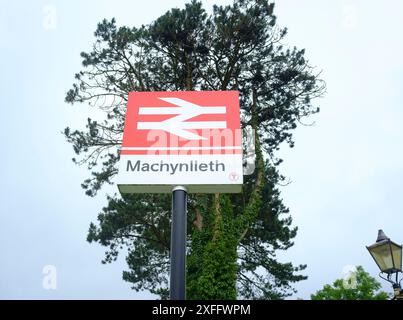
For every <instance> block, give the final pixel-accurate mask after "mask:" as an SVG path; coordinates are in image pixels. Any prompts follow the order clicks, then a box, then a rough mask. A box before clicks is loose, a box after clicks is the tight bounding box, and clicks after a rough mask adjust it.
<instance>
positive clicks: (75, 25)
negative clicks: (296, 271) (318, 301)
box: [0, 0, 403, 299]
mask: <svg viewBox="0 0 403 320" xmlns="http://www.w3.org/2000/svg"><path fill="white" fill-rule="evenodd" d="M229 2H230V1H218V0H217V1H210V0H209V1H203V3H204V4H205V7H206V8H210V7H211V6H212V4H213V3H217V4H221V3H229ZM184 3H185V1H180V0H177V1H173V0H172V1H161V0H160V1H158V0H149V1H132V0H115V1H106V0H104V1H99V0H97V1H95V0H91V1H85V2H84V1H77V0H76V1H56V0H55V1H22V0H16V1H11V0H0V7H1V8H2V9H1V10H0V38H1V42H0V52H1V53H0V55H1V59H0V64H1V65H0V67H1V69H0V70H1V75H2V76H1V78H0V85H1V86H0V87H1V89H0V90H1V91H0V93H1V94H0V122H1V126H0V139H1V141H2V142H3V153H2V157H1V160H0V162H1V166H0V174H1V180H0V252H1V258H0V298H3V299H13V298H22V299H31V298H34V299H70V298H71V299H73V298H74V299H92V298H94V299H105V298H108V299H131V298H136V299H139V298H152V295H150V294H147V293H135V292H133V291H132V290H131V289H130V284H128V283H126V282H124V281H123V280H122V279H121V275H122V271H123V270H125V269H126V264H125V261H124V254H123V255H122V256H121V259H119V261H118V262H117V263H114V264H110V265H101V263H100V261H101V259H102V258H103V252H104V248H102V247H100V246H98V245H94V244H88V243H87V242H86V241H85V238H86V234H87V230H88V226H89V223H90V222H91V221H95V220H96V216H97V213H98V212H99V210H100V209H101V208H102V206H103V205H104V204H105V200H104V197H103V195H102V194H101V195H100V196H98V197H96V198H89V197H87V196H85V195H84V193H83V190H82V189H81V187H80V183H81V182H82V180H83V179H84V178H86V177H87V175H88V173H87V171H86V169H85V168H79V167H77V166H75V165H74V164H73V163H72V162H71V161H70V159H71V158H72V157H73V152H72V149H71V146H70V145H68V144H67V143H66V142H65V141H64V139H63V137H62V135H61V134H60V131H61V130H62V129H63V128H64V127H65V126H66V125H71V126H72V127H76V126H81V125H82V124H83V123H84V122H85V119H86V116H87V114H88V110H87V109H88V108H87V106H85V105H82V106H79V105H77V106H73V107H71V106H69V105H66V104H65V103H64V102H63V101H64V95H65V92H66V91H67V90H68V89H69V88H70V86H71V84H72V82H73V76H74V73H75V72H77V71H79V70H81V60H80V57H79V53H80V52H81V51H87V50H89V49H90V47H91V44H92V43H93V40H94V37H93V32H94V30H95V27H96V24H97V22H99V21H100V20H102V19H103V18H111V17H116V19H117V22H118V24H126V25H136V26H138V25H141V24H145V23H148V22H150V21H152V20H153V19H155V18H157V17H158V16H159V15H161V14H163V13H164V12H165V11H166V10H168V9H169V8H171V7H175V6H179V7H182V6H183V4H184ZM52 10H55V13H56V20H54V21H53V20H52V21H49V20H47V19H46V14H47V13H48V12H49V11H52ZM275 13H276V15H277V16H278V24H279V25H280V26H285V27H288V29H289V34H288V36H287V38H286V40H285V44H286V45H290V46H294V45H296V46H297V47H299V48H305V49H306V56H307V58H308V59H309V61H310V62H311V64H313V65H315V66H317V67H318V70H323V71H322V78H323V79H324V80H326V82H327V94H326V95H325V96H324V97H323V98H321V99H318V100H317V101H316V104H317V105H318V106H320V107H321V112H320V114H318V115H316V116H315V117H314V118H313V119H312V120H314V121H315V122H316V124H315V125H314V126H312V127H300V128H298V129H297V130H296V131H295V140H296V146H295V148H294V149H288V148H286V147H284V148H283V149H282V151H281V155H282V156H283V157H284V160H285V161H284V163H283V165H282V167H281V170H282V172H283V173H284V174H285V175H287V176H288V177H289V178H290V180H291V181H292V183H291V184H290V185H288V186H286V187H283V188H282V189H281V190H282V195H283V198H284V200H285V203H286V204H287V205H288V206H289V207H290V208H291V213H292V216H293V219H294V225H296V226H298V227H299V233H298V236H297V238H296V239H295V243H296V244H295V246H294V247H293V248H292V249H290V250H288V251H286V252H285V253H282V254H281V255H280V258H281V259H282V260H284V261H292V262H293V263H295V264H298V263H307V264H308V268H307V270H306V274H307V275H308V276H309V279H308V280H306V281H303V282H300V283H298V284H297V285H296V288H297V289H298V290H299V292H298V294H296V295H295V296H294V297H302V298H309V294H311V293H313V292H314V291H315V290H317V289H320V288H321V287H322V286H323V284H325V283H328V282H331V281H333V280H334V279H336V278H340V277H343V276H344V275H345V274H344V273H343V269H344V268H346V267H348V266H349V265H363V266H364V268H365V269H367V270H368V271H369V272H370V273H371V274H372V275H373V276H375V277H377V274H378V271H377V268H376V266H375V264H374V262H373V261H372V258H371V257H370V256H369V254H368V253H367V251H366V249H365V245H368V244H371V243H373V242H374V241H375V239H376V235H377V230H378V228H383V229H384V231H385V232H386V234H387V235H389V236H390V237H391V238H392V239H394V240H395V241H396V242H398V243H402V242H403V233H402V232H401V230H402V228H401V227H402V219H401V216H402V213H403V204H402V200H401V198H402V197H401V192H402V191H401V190H402V187H403V160H402V156H403V152H402V148H401V144H402V141H403V129H402V125H401V122H402V119H403V108H402V101H403V90H402V89H403V61H402V59H401V57H402V56H403V42H402V40H401V30H402V29H403V20H402V19H401V14H402V13H403V3H402V2H401V1H392V0H389V1H384V2H382V3H379V2H378V1H364V0H361V1H358V0H357V1H353V0H350V1H320V0H304V1H296V0H294V1H292V0H283V1H279V2H278V3H277V4H276V10H275ZM115 191H116V190H115V189H114V187H110V188H108V189H105V192H109V193H111V192H115ZM45 265H54V266H55V267H56V270H57V289H56V290H45V289H44V288H43V286H42V280H43V274H42V269H43V267H44V266H45ZM384 288H385V290H389V291H391V290H390V288H389V286H388V285H386V284H385V285H384Z"/></svg>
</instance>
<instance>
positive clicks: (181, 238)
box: [170, 186, 187, 300]
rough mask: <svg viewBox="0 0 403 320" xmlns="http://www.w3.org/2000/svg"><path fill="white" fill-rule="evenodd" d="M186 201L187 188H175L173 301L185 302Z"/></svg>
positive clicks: (172, 263)
mask: <svg viewBox="0 0 403 320" xmlns="http://www.w3.org/2000/svg"><path fill="white" fill-rule="evenodd" d="M186 201H187V193H186V188H185V187H183V186H176V187H174V188H173V189H172V224H171V279H170V299H171V300H185V298H186V295H185V288H186V224H187V219H186V215H187V213H186V211H187V206H186Z"/></svg>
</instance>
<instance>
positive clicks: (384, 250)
mask: <svg viewBox="0 0 403 320" xmlns="http://www.w3.org/2000/svg"><path fill="white" fill-rule="evenodd" d="M367 249H368V251H369V253H370V254H371V256H372V258H373V259H374V260H375V262H376V264H377V265H378V267H379V269H380V270H381V272H380V274H379V276H380V277H381V278H382V279H384V280H386V281H388V282H390V283H392V285H393V289H394V292H395V299H403V290H402V289H401V286H400V282H401V280H400V281H399V272H402V246H401V245H398V244H396V243H395V242H393V241H391V240H390V239H389V238H388V237H387V236H386V235H385V233H384V232H383V231H382V230H379V231H378V238H377V239H376V242H375V243H374V244H373V245H371V246H368V247H367ZM382 274H386V277H384V276H382ZM394 275H395V277H393V276H394ZM393 278H394V279H393Z"/></svg>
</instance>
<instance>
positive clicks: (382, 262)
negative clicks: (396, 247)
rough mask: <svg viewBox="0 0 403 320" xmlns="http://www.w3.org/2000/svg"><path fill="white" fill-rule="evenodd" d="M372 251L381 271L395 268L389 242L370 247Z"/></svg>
mask: <svg viewBox="0 0 403 320" xmlns="http://www.w3.org/2000/svg"><path fill="white" fill-rule="evenodd" d="M370 252H371V254H372V256H373V257H374V259H375V261H376V263H377V264H378V266H379V269H381V271H387V270H390V269H393V268H394V265H393V260H392V254H391V252H390V247H389V243H388V242H387V243H385V244H382V245H378V246H374V247H372V248H370Z"/></svg>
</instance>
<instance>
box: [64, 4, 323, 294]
mask: <svg viewBox="0 0 403 320" xmlns="http://www.w3.org/2000/svg"><path fill="white" fill-rule="evenodd" d="M273 8H274V4H272V3H268V2H267V1H266V0H235V1H234V3H233V5H230V6H214V8H213V12H212V14H207V13H206V11H205V10H204V9H203V7H202V4H201V2H197V1H195V0H194V1H192V2H191V3H189V4H186V6H185V8H184V9H172V10H170V11H169V12H167V13H166V14H164V15H162V16H161V17H159V18H158V19H157V20H155V21H154V22H152V23H151V24H149V25H147V26H141V27H139V28H136V27H117V25H116V21H115V20H114V19H112V20H111V21H107V20H103V21H102V22H101V23H99V24H98V27H97V29H96V31H95V37H96V41H95V44H94V46H93V49H92V51H91V52H89V53H82V54H81V56H82V58H83V71H81V72H79V73H78V74H76V83H75V84H74V85H73V88H72V89H71V90H69V91H68V93H67V95H66V101H67V102H69V103H72V104H73V103H76V102H87V103H89V104H90V105H91V106H93V107H95V108H99V109H101V110H103V111H105V120H104V121H103V122H98V121H95V120H92V119H88V120H87V127H86V130H71V129H70V128H66V129H65V131H64V135H65V137H66V139H67V141H68V142H69V143H71V144H72V145H73V148H74V151H75V153H76V154H77V157H78V159H75V158H74V159H73V161H74V162H75V163H77V164H85V165H87V166H88V169H89V170H91V177H90V178H89V179H87V180H85V181H84V182H83V184H82V187H83V188H84V189H85V192H86V194H88V195H89V196H95V195H96V194H97V192H98V191H99V190H100V189H101V187H102V186H103V185H104V184H105V183H113V181H114V180H113V178H114V176H115V175H116V173H117V162H118V160H119V152H118V147H119V145H120V144H121V138H122V131H123V122H124V116H125V108H126V102H127V96H128V92H130V91H175V90H238V91H239V92H240V103H241V110H242V114H241V118H242V119H241V124H242V127H243V128H245V127H246V126H251V127H252V128H253V129H254V131H255V150H256V160H255V163H256V170H255V171H254V173H253V174H252V175H249V176H245V177H244V186H243V192H242V193H241V194H232V195H230V194H213V195H206V194H191V195H189V200H188V202H189V203H188V211H189V212H188V230H189V232H188V258H187V298H188V299H235V298H248V299H279V298H283V297H286V296H288V295H290V294H292V292H293V291H294V289H293V288H292V283H294V282H297V281H300V280H303V279H306V276H304V275H302V274H300V271H302V270H304V269H305V267H306V266H305V265H298V266H294V265H293V264H292V263H280V262H278V261H277V260H276V251H277V250H286V249H288V248H290V247H291V246H292V245H293V242H292V240H293V238H294V237H295V236H296V232H297V228H296V227H292V226H291V224H292V219H291V217H290V214H289V210H288V208H287V207H286V206H285V205H284V203H283V201H282V199H281V196H280V192H279V189H278V187H279V185H280V184H281V183H282V182H283V181H284V179H285V178H284V176H282V175H281V174H280V173H279V170H278V166H279V164H280V163H281V162H282V159H280V158H278V157H277V156H276V151H278V150H279V148H280V145H281V144H282V143H283V142H284V143H287V144H288V145H289V146H290V147H293V144H294V142H293V138H292V130H293V129H295V128H296V127H297V124H298V123H299V122H300V121H301V119H303V118H304V117H307V116H309V115H311V114H314V113H316V112H318V111H319V109H318V108H315V107H314V106H313V105H312V104H311V99H312V98H315V97H318V96H320V95H322V94H323V92H324V83H323V81H322V80H320V79H318V76H317V75H316V74H314V70H313V68H312V67H311V66H310V65H309V63H308V62H307V61H306V60H305V58H304V50H298V49H297V48H295V47H294V48H292V49H289V48H283V45H282V44H281V42H282V39H283V38H284V37H285V36H286V29H281V28H279V27H277V25H276V17H275V16H274V15H273ZM170 210H171V198H170V196H169V195H161V194H157V195H156V194H134V195H122V196H119V195H115V196H113V197H109V198H108V205H107V206H106V207H105V208H104V209H103V211H102V212H101V213H100V214H99V216H98V225H96V224H93V223H92V224H91V225H90V229H89V233H88V237H87V240H88V241H90V242H92V241H95V242H99V243H100V244H102V245H103V246H105V247H107V248H108V250H107V252H106V255H105V259H104V261H103V262H105V263H106V262H112V261H114V260H115V259H116V257H117V255H118V253H119V251H120V249H122V248H123V247H127V248H128V256H127V258H126V260H127V263H128V267H129V270H128V271H124V272H123V279H124V280H126V281H128V282H130V283H131V284H132V286H133V289H135V290H149V291H150V292H152V293H155V294H159V295H160V296H161V298H163V299H165V298H167V297H168V276H169V247H170V215H171V212H170Z"/></svg>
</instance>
